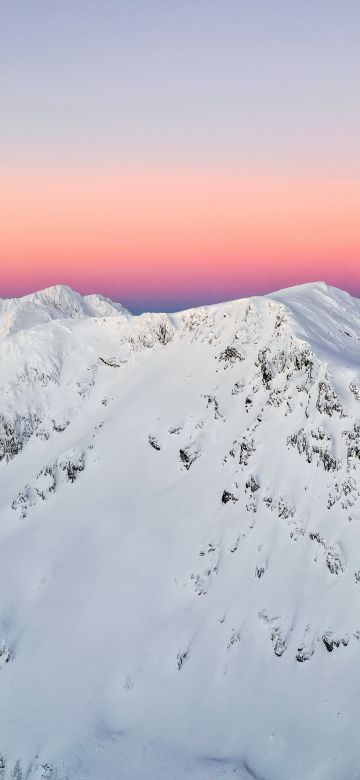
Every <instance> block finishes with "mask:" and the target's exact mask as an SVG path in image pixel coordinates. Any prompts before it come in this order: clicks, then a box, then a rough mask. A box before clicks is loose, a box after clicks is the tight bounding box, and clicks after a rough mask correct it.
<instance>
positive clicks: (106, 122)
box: [0, 0, 360, 311]
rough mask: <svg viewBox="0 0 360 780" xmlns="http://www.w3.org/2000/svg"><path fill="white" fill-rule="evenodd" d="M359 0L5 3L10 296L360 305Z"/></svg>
mask: <svg viewBox="0 0 360 780" xmlns="http://www.w3.org/2000/svg"><path fill="white" fill-rule="evenodd" d="M359 29H360V3H359V1H358V0H356V1H355V0H341V1H340V0H221V2H219V0H216V2H215V0H76V2H74V1H73V0H61V1H60V0H26V2H25V0H21V2H20V0H1V3H0V95H1V102H0V296H1V297H7V296H13V295H21V294H25V293H27V292H30V291H33V290H36V289H39V288H42V287H46V286H49V285H51V284H58V283H65V284H70V285H71V286H72V287H75V288H76V289H78V290H80V291H81V292H84V293H85V292H94V291H97V292H101V293H103V294H105V295H108V296H109V297H112V298H114V299H117V300H120V301H122V302H123V303H124V304H125V305H126V306H128V307H129V308H131V309H132V310H133V311H142V310H144V309H154V310H161V309H165V310H175V309H179V308H184V307H186V306H192V305H196V304H201V303H208V302H213V301H220V300H224V299H227V298H235V297H240V296H243V295H249V294H261V293H263V292H268V291H270V290H274V289H279V288H281V287H286V286H289V285H293V284H298V283H302V282H307V281H314V280H320V279H321V280H324V281H326V282H328V283H329V284H334V285H337V286H340V287H343V288H344V289H347V290H349V291H350V292H353V293H354V294H358V295H360V144H359V138H360V87H359V84H360V46H359Z"/></svg>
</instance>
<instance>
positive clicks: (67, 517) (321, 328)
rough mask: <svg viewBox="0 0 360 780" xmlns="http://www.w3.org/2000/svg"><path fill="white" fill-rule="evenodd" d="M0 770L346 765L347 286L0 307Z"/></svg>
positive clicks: (358, 563)
mask: <svg viewBox="0 0 360 780" xmlns="http://www.w3.org/2000/svg"><path fill="white" fill-rule="evenodd" d="M0 484H1V490H0V702H1V706H0V780H10V778H12V779H14V778H15V780H25V778H26V779H29V780H40V779H41V780H64V779H65V778H68V780H75V779H76V780H123V779H124V780H182V778H189V780H213V778H230V777H231V778H241V779H242V780H245V779H249V778H255V779H257V780H325V778H326V780H345V779H346V780H357V779H358V777H359V765H360V746H359V740H358V723H357V718H358V717H359V715H360V677H359V674H358V670H359V664H360V301H358V300H356V299H354V298H351V297H350V296H349V295H347V294H346V293H344V292H342V291H340V290H337V289H334V288H329V287H327V286H326V285H325V284H322V283H319V284H311V285H305V286H302V287H298V288H292V289H289V290H285V291H283V292H280V293H276V294H273V295H269V296H265V297H262V298H249V299H245V300H239V301H233V302H230V303H225V304H220V305H216V306H207V307H202V308H198V309H192V310H188V311H185V312H181V313H179V314H174V315H167V314H144V315H141V316H138V317H134V316H132V315H131V314H130V313H129V312H127V311H126V310H125V309H124V308H123V307H121V306H120V305H119V304H116V303H112V302H111V301H109V300H107V299H104V298H102V297H101V296H86V297H84V298H83V297H81V296H80V295H79V294H78V293H76V292H74V291H72V290H71V289H69V288H66V287H54V288H50V289H49V290H44V291H42V292H39V293H36V294H34V295H30V296H26V297H25V298H22V299H17V300H11V301H9V300H1V301H0Z"/></svg>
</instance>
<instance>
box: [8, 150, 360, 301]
mask: <svg viewBox="0 0 360 780" xmlns="http://www.w3.org/2000/svg"><path fill="white" fill-rule="evenodd" d="M359 203H360V184H359V181H357V180H356V179H354V180H351V179H350V178H340V177H339V178H335V177H333V178H331V177H327V176H325V175H324V174H322V173H319V174H318V175H314V174H312V175H300V174H299V173H298V172H297V173H294V175H290V174H289V172H288V171H287V172H285V174H284V172H282V173H281V175H276V174H275V173H274V172H268V173H261V174H252V175H250V174H249V173H248V172H244V173H241V172H240V171H239V172H236V173H229V172H228V171H225V170H208V169H199V170H195V169H194V168H192V169H191V170H186V169H185V168H183V167H182V168H179V169H176V168H173V167H172V168H170V167H169V168H165V167H164V168H162V169H159V168H158V167H157V168H154V169H151V168H142V169H140V168H139V169H135V168H134V167H129V168H127V169H126V168H121V169H119V170H117V169H116V168H113V167H110V166H109V167H108V168H105V167H100V166H99V167H98V168H96V169H94V167H93V166H92V167H88V168H87V167H85V166H83V167H80V166H79V167H77V168H76V167H75V166H74V165H72V166H71V167H69V168H68V169H67V168H66V167H64V166H58V167H57V166H53V167H48V168H44V167H42V168H41V167H40V168H39V166H34V167H33V168H32V167H31V166H27V167H23V168H22V169H21V170H20V169H18V170H14V167H13V166H12V167H11V169H10V168H9V170H6V168H4V167H3V169H2V171H1V189H0V260H1V277H0V295H1V296H6V295H16V294H22V293H23V292H26V291H28V290H33V289H36V288H40V287H44V286H47V285H49V284H53V283H67V284H70V285H72V286H73V287H75V288H77V289H79V290H82V291H89V290H94V291H95V290H96V291H101V292H104V293H105V294H107V295H109V296H113V297H115V298H118V299H120V300H123V301H124V302H125V303H126V302H128V303H133V304H135V305H137V306H139V307H140V308H141V306H142V302H144V305H145V304H146V301H153V302H154V304H155V305H159V306H161V305H163V307H164V308H166V306H168V307H169V308H174V307H176V305H177V303H179V305H180V304H181V303H182V301H185V300H189V302H193V301H195V300H198V301H203V302H206V301H207V300H220V299H221V298H229V297H238V296H241V295H242V294H248V293H249V292H253V293H257V292H262V291H264V290H269V289H275V288H279V287H282V286H287V285H291V284H296V283H300V282H302V281H310V280H317V279H324V280H325V281H327V282H328V283H331V284H335V285H338V286H341V287H344V288H346V289H349V290H352V291H355V292H360V278H359V267H360V226H359V225H360V220H359Z"/></svg>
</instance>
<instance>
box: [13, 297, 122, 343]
mask: <svg viewBox="0 0 360 780" xmlns="http://www.w3.org/2000/svg"><path fill="white" fill-rule="evenodd" d="M121 315H124V316H126V317H130V316H131V315H130V312H128V311H127V310H126V309H125V308H124V307H123V306H122V305H121V304H119V303H114V302H113V301H110V300H109V299H108V298H104V297H103V296H102V295H87V296H84V297H83V296H82V295H80V293H78V292H76V291H75V290H72V289H71V287H68V286H67V285H61V284H59V285H54V286H52V287H48V288H46V289H45V290H40V291H39V292H35V293H31V294H30V295H24V296H23V297H21V298H7V299H0V337H1V336H6V335H11V334H13V333H16V332H17V331H20V330H26V329H27V328H32V327H35V326H37V325H43V324H45V323H47V322H50V321H52V320H59V319H62V320H63V319H84V318H87V317H118V316H121Z"/></svg>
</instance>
